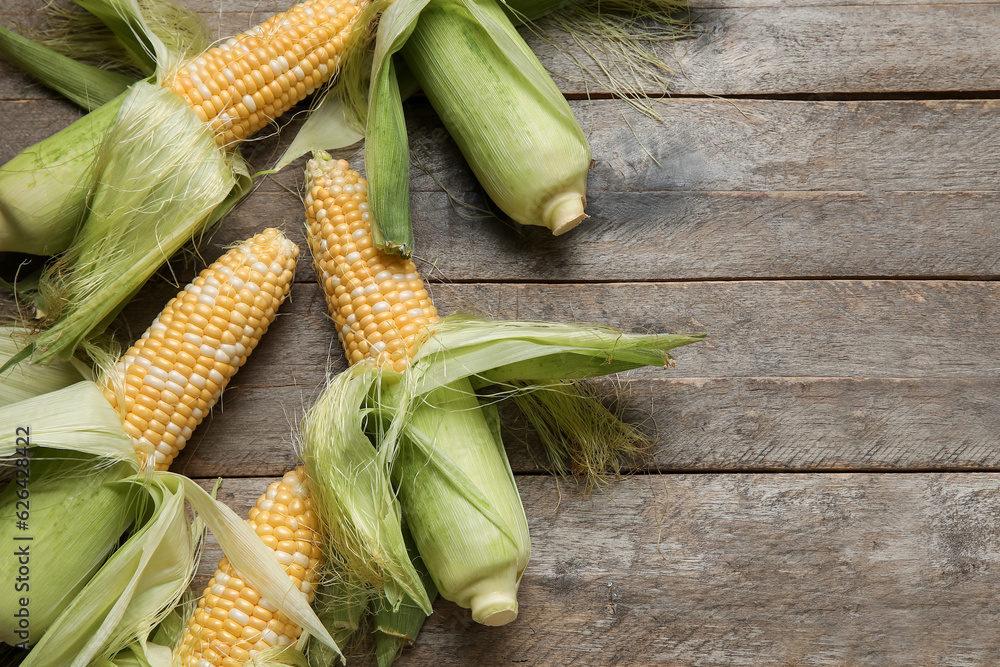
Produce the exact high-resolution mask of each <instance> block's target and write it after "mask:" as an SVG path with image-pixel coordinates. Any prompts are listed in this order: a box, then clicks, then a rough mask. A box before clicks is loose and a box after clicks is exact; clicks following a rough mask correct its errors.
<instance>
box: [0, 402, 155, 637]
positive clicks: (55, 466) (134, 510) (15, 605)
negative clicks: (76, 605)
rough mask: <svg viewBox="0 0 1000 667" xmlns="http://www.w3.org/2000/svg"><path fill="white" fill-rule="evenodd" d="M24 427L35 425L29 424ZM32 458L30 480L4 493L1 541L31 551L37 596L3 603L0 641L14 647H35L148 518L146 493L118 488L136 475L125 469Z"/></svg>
mask: <svg viewBox="0 0 1000 667" xmlns="http://www.w3.org/2000/svg"><path fill="white" fill-rule="evenodd" d="M23 423H30V422H29V421H27V418H26V421H24V422H22V424H23ZM32 458H33V460H32V461H31V464H30V475H31V477H30V478H27V479H26V478H25V477H23V476H20V477H15V478H14V480H13V481H11V482H10V483H9V484H8V485H7V488H6V489H5V490H4V491H3V493H2V494H0V539H3V540H4V544H7V545H10V546H11V547H12V548H13V547H17V546H21V547H26V548H27V549H28V551H29V552H30V559H29V563H28V565H30V567H28V568H26V572H27V573H28V576H27V578H24V581H23V582H22V583H24V584H26V587H25V588H23V590H24V591H25V592H27V593H30V595H24V596H21V595H13V594H12V595H4V596H3V597H2V598H0V614H2V616H0V618H2V619H3V621H2V622H0V641H3V642H5V643H7V644H11V645H17V644H21V643H34V642H35V641H36V640H37V639H38V638H39V637H41V636H42V635H43V634H44V633H45V632H47V631H48V629H49V626H51V625H52V623H53V622H54V621H55V620H56V618H57V616H58V615H59V614H60V613H61V612H62V610H63V609H64V608H65V607H66V606H67V605H68V604H69V603H70V602H71V601H72V600H73V598H74V597H75V596H76V594H77V593H79V592H80V591H81V590H82V589H83V588H84V586H85V585H86V584H87V582H88V581H89V580H90V578H91V577H92V576H93V575H94V574H95V573H96V572H97V571H98V570H99V569H100V567H101V565H102V564H103V562H104V561H105V559H106V558H107V557H108V556H109V555H110V553H111V552H112V551H113V549H114V545H115V544H116V542H117V541H118V538H119V537H120V536H121V534H122V533H123V532H124V531H125V529H126V528H128V527H129V526H130V525H131V524H132V523H133V522H134V521H135V520H136V519H137V518H138V516H139V515H140V514H141V512H142V507H141V505H142V503H141V498H140V493H138V492H137V491H136V490H135V489H133V488H130V485H121V484H118V483H117V482H118V480H120V479H122V478H123V477H124V476H125V475H126V474H128V473H129V472H130V471H131V468H130V467H129V466H128V464H126V463H118V464H115V463H112V462H105V463H102V462H101V461H100V460H99V459H97V458H96V457H94V456H90V455H85V454H77V453H75V452H70V451H58V450H51V449H38V450H35V452H34V455H33V457H32ZM22 468H27V466H22ZM22 481H23V482H25V483H24V484H22V483H20V482H22ZM19 491H20V492H21V493H20V494H19V493H18V492H19ZM19 495H20V497H19ZM19 500H20V501H21V504H20V506H18V501H19ZM25 507H27V508H29V509H28V510H27V512H26V513H25V515H24V516H25V517H26V519H24V520H23V521H24V524H18V520H17V516H18V513H19V510H23V509H24V508H25ZM102 508H114V511H107V512H105V511H101V509H102ZM28 512H30V513H28ZM68 517H71V519H70V520H67V518H68ZM19 525H21V526H24V527H18V526H19ZM17 538H21V539H22V540H23V539H25V538H30V540H28V541H25V542H20V541H17ZM69 545H72V547H70V546H69ZM68 548H72V549H73V550H74V556H73V557H72V558H68V557H67V549H68ZM7 560H8V561H11V562H5V563H4V564H3V570H4V573H5V578H4V580H5V581H9V582H11V586H12V587H13V585H14V584H13V582H15V581H16V580H17V576H18V575H17V563H16V559H14V558H9V559H7ZM21 597H27V598H29V599H30V606H29V611H30V617H29V619H28V620H29V621H30V623H28V624H27V625H26V626H25V627H24V628H21V627H19V626H18V625H17V624H16V623H17V618H18V617H17V616H16V614H17V612H18V610H19V608H20V607H21V604H20V602H19V599H20V598H21ZM12 619H14V623H15V624H13V625H12V624H11V620H12ZM19 632H24V633H25V634H18V633H19ZM29 632H30V634H27V633H29Z"/></svg>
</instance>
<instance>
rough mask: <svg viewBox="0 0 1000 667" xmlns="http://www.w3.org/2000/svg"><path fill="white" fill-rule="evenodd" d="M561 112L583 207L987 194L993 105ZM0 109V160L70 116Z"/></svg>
mask: <svg viewBox="0 0 1000 667" xmlns="http://www.w3.org/2000/svg"><path fill="white" fill-rule="evenodd" d="M571 106H572V107H573V109H574V111H575V113H576V114H577V116H578V118H579V119H580V121H581V124H582V125H583V127H584V128H585V129H586V130H587V132H588V135H589V138H590V142H591V144H592V150H593V155H594V159H595V161H596V163H597V165H596V167H595V169H594V170H593V171H592V172H591V174H590V178H589V181H588V185H589V193H590V201H591V203H597V202H598V201H599V200H600V199H601V196H602V195H604V194H606V193H621V194H624V193H633V194H634V193H651V192H657V193H662V192H699V193H702V192H706V191H708V192H723V193H725V192H733V191H753V192H755V193H757V192H818V191H819V192H823V191H825V192H836V193H841V194H850V193H855V194H859V193H864V194H867V195H869V196H876V195H882V194H886V193H901V192H905V193H911V192H920V193H928V192H937V191H948V192H956V193H961V192H990V193H994V192H996V191H997V187H996V182H997V167H996V164H997V162H998V160H1000V148H997V145H998V144H1000V130H998V129H997V127H998V125H1000V124H998V123H997V122H996V119H997V116H998V115H1000V101H998V100H932V101H861V102H802V101H789V100H735V101H732V102H730V101H724V100H705V99H674V100H666V101H663V102H662V103H658V108H660V110H661V111H662V112H663V121H662V122H661V121H654V120H651V119H649V118H646V117H644V116H642V115H640V114H638V113H636V112H634V111H630V110H628V109H625V108H622V106H621V105H620V103H619V102H616V101H613V100H611V101H609V100H603V101H593V102H590V101H574V102H571ZM0 110H2V111H3V113H4V114H5V115H6V116H8V117H10V118H12V119H14V120H16V121H17V122H16V124H12V125H11V127H12V129H15V128H16V131H17V134H14V135H12V136H11V137H10V138H9V139H8V140H7V141H4V142H3V144H4V145H3V147H2V151H3V152H0V159H2V160H8V159H10V158H11V157H13V156H14V155H15V154H16V152H17V151H19V150H21V149H22V148H24V147H25V146H27V145H29V144H31V143H34V142H36V141H39V140H41V139H43V138H45V137H46V136H48V135H49V134H50V133H51V130H52V129H53V127H61V126H62V125H63V124H65V123H66V122H68V121H69V120H70V119H71V118H73V117H74V115H73V112H72V110H70V109H68V108H66V107H64V105H63V104H62V103H57V102H54V101H44V102H39V101H26V102H20V103H11V102H2V103H0ZM407 115H408V118H409V126H408V129H409V133H410V137H411V141H410V143H411V152H412V158H413V161H414V166H413V167H412V170H411V188H412V190H413V191H414V192H441V191H442V188H443V189H445V190H446V191H448V192H451V193H453V194H455V195H457V196H459V197H461V196H463V195H465V194H466V193H469V192H476V191H478V190H479V188H478V186H477V185H476V182H475V180H474V178H473V177H472V175H471V173H470V172H469V170H468V168H467V167H466V165H465V163H464V161H463V160H462V159H461V156H460V153H459V152H458V150H457V149H456V148H455V146H454V143H453V142H452V141H451V140H450V138H448V136H447V133H446V132H444V130H443V128H442V127H441V125H440V123H439V122H438V121H437V119H436V117H435V116H434V114H433V112H432V110H431V109H430V107H429V105H427V104H423V103H413V104H409V105H407ZM292 136H294V133H292V132H289V133H288V136H287V137H286V138H285V139H284V140H282V141H281V142H276V141H273V140H271V139H265V140H261V141H255V142H253V145H252V146H251V148H252V149H254V150H253V151H252V152H253V153H254V155H255V164H257V166H259V167H261V168H263V167H265V166H268V165H269V164H271V163H273V160H274V159H275V158H276V151H279V150H281V149H283V147H284V145H285V143H287V142H288V141H289V140H290V138H291V137H292ZM355 160H356V161H357V158H355ZM359 164H360V162H359ZM428 172H429V173H428ZM300 179H301V174H300V171H299V170H298V169H293V168H289V169H286V170H284V171H282V172H281V173H279V174H278V175H276V176H274V177H271V178H268V179H266V180H264V181H263V182H262V184H261V188H262V189H263V190H265V191H272V192H273V191H278V190H281V189H287V188H290V189H291V190H292V191H295V190H296V189H297V188H298V187H300V183H299V181H300ZM473 203H477V202H473ZM587 224H591V223H587ZM570 238H571V237H570Z"/></svg>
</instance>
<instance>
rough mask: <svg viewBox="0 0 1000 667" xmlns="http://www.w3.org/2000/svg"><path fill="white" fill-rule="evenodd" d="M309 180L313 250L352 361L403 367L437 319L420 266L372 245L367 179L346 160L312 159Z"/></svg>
mask: <svg viewBox="0 0 1000 667" xmlns="http://www.w3.org/2000/svg"><path fill="white" fill-rule="evenodd" d="M306 179H307V182H306V188H307V192H306V198H305V204H306V232H307V237H308V239H309V247H310V249H311V250H312V254H313V263H314V265H315V266H316V273H317V276H318V278H319V282H320V285H321V286H322V287H323V290H324V292H325V293H326V301H327V305H328V306H329V309H330V314H331V316H332V317H333V320H334V322H336V324H337V331H338V335H339V337H340V341H341V342H342V343H343V344H344V352H345V353H346V354H347V360H348V362H349V363H351V364H355V363H358V362H360V361H362V360H364V359H371V360H372V361H373V362H374V363H375V364H377V365H379V366H386V367H389V368H391V369H393V370H395V371H403V370H405V369H406V367H407V366H408V365H409V360H410V355H411V354H412V352H413V350H414V348H415V347H416V344H417V342H419V338H420V335H421V334H422V333H423V329H424V328H425V327H427V325H429V324H431V323H432V322H436V321H437V309H436V308H435V307H434V304H433V303H432V302H431V299H430V296H429V295H428V293H427V290H426V288H425V287H424V282H423V280H422V279H421V278H420V275H419V274H418V273H417V267H416V266H415V265H414V264H413V262H412V261H410V260H408V259H403V258H402V257H400V256H399V255H393V254H390V253H383V252H380V251H378V250H377V249H376V248H375V247H374V245H373V242H372V236H371V213H370V212H369V208H368V182H367V181H366V180H365V179H363V178H361V176H360V175H359V174H358V172H356V171H353V170H352V169H351V167H350V165H349V164H348V163H347V161H346V160H336V161H335V160H332V159H330V158H327V157H314V158H313V159H312V160H310V161H309V164H308V165H307V166H306ZM396 341H399V342H396Z"/></svg>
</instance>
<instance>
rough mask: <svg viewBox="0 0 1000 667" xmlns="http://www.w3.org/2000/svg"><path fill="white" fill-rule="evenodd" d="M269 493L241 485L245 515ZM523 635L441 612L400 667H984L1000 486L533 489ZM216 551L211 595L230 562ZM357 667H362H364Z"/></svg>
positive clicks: (820, 478) (541, 485)
mask: <svg viewBox="0 0 1000 667" xmlns="http://www.w3.org/2000/svg"><path fill="white" fill-rule="evenodd" d="M266 483H267V480H257V479H247V480H232V481H230V482H227V483H226V484H225V485H224V486H223V489H222V492H221V494H220V497H221V498H222V499H223V500H224V501H225V502H227V503H229V504H231V505H232V506H233V507H234V508H236V509H237V511H239V512H245V511H246V510H247V509H248V508H249V507H250V505H251V504H252V502H253V501H254V500H255V499H256V497H257V495H258V494H259V493H261V490H262V489H263V488H265V486H266ZM518 487H519V489H520V492H521V495H522V498H523V502H524V506H525V510H526V513H527V515H528V518H529V525H530V528H531V533H532V561H531V563H530V564H529V566H528V569H527V570H526V571H525V575H524V579H523V580H522V585H521V593H520V596H519V599H520V605H521V611H520V616H519V618H518V619H517V620H516V621H515V622H514V623H512V624H510V625H508V626H505V627H503V628H485V627H482V626H477V625H476V624H474V623H472V621H471V619H470V618H469V616H468V612H467V611H465V610H462V609H459V608H457V607H456V606H455V605H453V604H451V603H447V602H443V601H440V600H439V601H438V602H437V603H436V604H435V611H436V613H435V614H434V615H433V616H431V617H430V619H429V620H428V622H427V623H426V624H425V626H424V630H423V632H422V633H421V635H420V637H419V639H418V641H417V644H416V646H415V647H414V648H412V649H408V650H407V651H406V652H404V654H403V658H402V659H401V660H400V661H399V663H398V664H399V665H401V666H402V665H406V666H416V665H472V664H475V665H480V666H482V667H489V666H492V665H497V666H499V665H509V664H511V663H512V662H514V663H519V664H530V665H594V666H598V665H600V666H602V667H603V666H607V665H640V664H641V665H648V664H669V665H678V666H680V665H699V666H704V665H709V666H714V665H719V666H722V665H726V666H732V665H740V666H742V665H746V666H754V665H775V666H777V665H782V666H788V665H817V666H818V665H887V664H893V665H951V666H956V667H957V666H960V665H963V666H964V665H969V666H972V665H985V664H995V663H996V662H997V661H998V660H1000V643H998V642H997V640H996V638H995V634H994V633H993V632H991V631H990V629H991V628H992V627H993V626H995V624H996V623H997V622H998V621H1000V605H998V604H997V602H996V600H995V595H994V591H995V590H996V588H997V586H998V585H1000V559H998V556H997V554H998V553H1000V476H998V475H996V474H950V475H949V474H934V475H922V474H909V475H871V474H850V475H831V474H826V475H812V474H799V475H652V476H642V477H636V478H632V479H629V480H627V481H624V482H622V483H620V484H616V485H613V486H612V487H610V488H609V489H607V490H606V491H605V492H603V493H600V494H595V495H593V496H591V497H584V496H581V495H580V494H577V493H575V492H574V491H572V489H569V488H567V487H566V486H565V485H563V486H561V487H560V486H558V485H557V484H555V482H554V481H553V480H552V479H549V478H546V477H520V478H518ZM217 558H218V551H217V549H216V548H215V547H214V546H209V547H208V548H207V549H206V552H205V556H204V558H203V561H202V567H201V570H200V576H199V582H201V583H203V582H204V581H205V580H207V578H208V577H209V576H210V575H211V571H212V570H213V569H214V566H215V563H216V562H217ZM357 664H364V663H363V661H359V662H358V663H357Z"/></svg>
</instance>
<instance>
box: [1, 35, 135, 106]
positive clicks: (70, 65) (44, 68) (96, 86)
mask: <svg viewBox="0 0 1000 667" xmlns="http://www.w3.org/2000/svg"><path fill="white" fill-rule="evenodd" d="M0 55H2V56H3V57H4V58H6V59H7V60H9V61H10V62H11V63H13V64H14V65H16V66H17V67H19V68H21V69H23V70H24V71H26V72H27V73H29V74H31V75H32V76H34V77H35V78H36V79H38V80H39V81H41V82H42V83H43V84H45V85H46V86H48V87H49V88H52V89H53V90H55V91H56V92H58V93H60V94H62V95H63V96H64V97H66V98H67V99H68V100H70V101H71V102H73V103H74V104H77V105H79V106H81V107H83V108H84V109H86V110H87V111H91V110H93V109H96V108H97V107H99V106H102V105H104V104H106V103H108V102H110V101H111V100H113V99H114V98H115V97H117V96H119V95H121V94H122V93H123V92H125V90H126V89H128V87H129V86H130V85H132V82H133V81H134V79H132V78H130V77H127V76H124V75H122V74H118V73H116V72H108V71H105V70H103V69H100V68H99V67H94V66H93V65H85V64H83V63H81V62H77V61H76V60H73V59H72V58H69V57H67V56H64V55H62V54H60V53H56V52H55V51H53V50H51V49H49V48H47V47H45V46H42V45H41V44H39V43H37V42H35V41H34V40H31V39H28V38H27V37H22V36H21V35H18V34H17V33H16V32H13V31H12V30H8V29H7V28H4V27H3V26H0Z"/></svg>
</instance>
